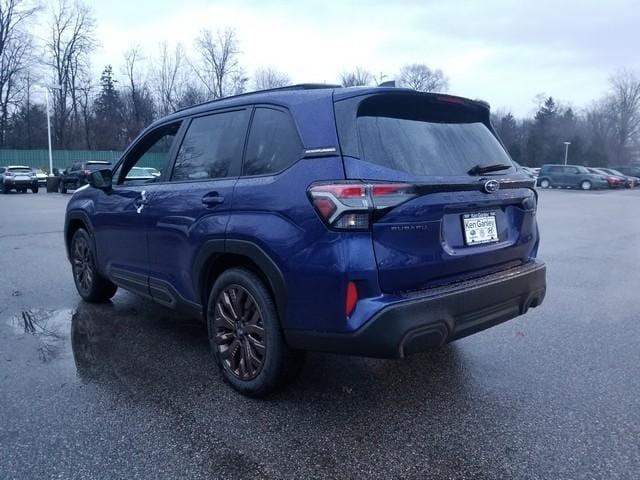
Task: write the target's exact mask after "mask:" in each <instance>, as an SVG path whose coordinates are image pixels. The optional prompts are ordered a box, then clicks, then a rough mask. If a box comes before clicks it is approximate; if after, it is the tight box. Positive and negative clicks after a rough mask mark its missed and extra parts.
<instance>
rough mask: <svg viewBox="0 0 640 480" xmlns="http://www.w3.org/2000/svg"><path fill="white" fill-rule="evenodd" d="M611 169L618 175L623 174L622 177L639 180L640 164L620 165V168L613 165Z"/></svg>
mask: <svg viewBox="0 0 640 480" xmlns="http://www.w3.org/2000/svg"><path fill="white" fill-rule="evenodd" d="M611 168H613V169H614V170H616V171H618V172H620V173H623V174H624V175H629V176H631V177H637V178H640V164H634V165H620V166H617V165H614V166H613V167H611Z"/></svg>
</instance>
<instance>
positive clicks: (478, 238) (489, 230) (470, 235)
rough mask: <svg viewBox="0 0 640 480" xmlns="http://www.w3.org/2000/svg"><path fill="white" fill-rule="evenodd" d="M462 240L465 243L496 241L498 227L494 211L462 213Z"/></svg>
mask: <svg viewBox="0 0 640 480" xmlns="http://www.w3.org/2000/svg"><path fill="white" fill-rule="evenodd" d="M462 224H463V226H464V240H465V243H466V244H467V245H478V244H481V243H491V242H497V241H498V240H499V239H498V228H497V226H496V214H495V212H485V213H465V214H464V215H462Z"/></svg>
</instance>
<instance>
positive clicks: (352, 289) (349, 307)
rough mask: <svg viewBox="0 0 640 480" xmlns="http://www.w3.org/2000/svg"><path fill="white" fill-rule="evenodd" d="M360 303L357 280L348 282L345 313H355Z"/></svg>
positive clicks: (348, 314) (347, 314)
mask: <svg viewBox="0 0 640 480" xmlns="http://www.w3.org/2000/svg"><path fill="white" fill-rule="evenodd" d="M356 303H358V287H356V284H355V282H349V283H348V284H347V297H346V301H345V305H344V313H345V315H346V316H347V317H348V316H350V315H351V314H352V313H353V310H354V309H355V308H356Z"/></svg>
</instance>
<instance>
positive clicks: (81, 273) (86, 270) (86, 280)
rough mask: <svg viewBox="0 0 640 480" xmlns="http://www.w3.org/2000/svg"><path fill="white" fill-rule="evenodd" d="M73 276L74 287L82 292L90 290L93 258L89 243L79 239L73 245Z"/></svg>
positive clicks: (81, 238)
mask: <svg viewBox="0 0 640 480" xmlns="http://www.w3.org/2000/svg"><path fill="white" fill-rule="evenodd" d="M73 275H74V277H75V280H76V285H78V287H79V288H80V289H81V290H82V291H83V292H88V291H89V290H91V285H92V283H93V257H92V255H91V249H90V248H89V243H88V242H87V240H86V239H85V238H83V237H79V238H77V239H76V241H75V242H74V244H73Z"/></svg>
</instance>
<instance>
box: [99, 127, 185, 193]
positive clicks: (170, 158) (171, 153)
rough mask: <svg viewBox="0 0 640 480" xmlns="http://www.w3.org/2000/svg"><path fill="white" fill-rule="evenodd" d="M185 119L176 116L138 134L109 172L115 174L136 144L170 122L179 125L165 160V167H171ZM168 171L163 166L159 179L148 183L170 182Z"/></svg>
mask: <svg viewBox="0 0 640 480" xmlns="http://www.w3.org/2000/svg"><path fill="white" fill-rule="evenodd" d="M186 120H188V119H186V118H178V119H175V120H171V121H168V122H164V123H162V124H160V125H157V126H155V127H154V128H153V129H151V130H148V131H145V132H144V133H142V134H140V135H139V136H138V138H136V140H135V141H133V142H132V143H131V144H130V145H129V147H128V148H127V149H126V150H125V152H124V153H123V154H122V156H121V157H120V159H119V160H118V161H117V162H116V163H115V165H114V166H113V168H112V169H111V173H112V174H113V175H114V176H115V173H116V171H117V170H118V168H120V167H121V166H122V165H123V164H124V162H126V160H127V157H128V156H129V154H130V153H131V152H132V151H133V150H134V149H135V148H136V146H138V145H139V144H140V143H142V142H144V141H145V140H146V139H147V138H148V137H149V136H151V135H153V134H154V133H155V132H157V131H158V130H161V129H163V128H166V127H167V126H169V125H172V124H179V125H180V126H179V127H178V131H177V132H176V136H175V138H174V140H173V143H172V144H171V148H170V149H169V153H168V160H167V167H171V169H173V163H174V161H175V156H176V154H177V153H178V149H177V147H176V146H177V145H181V144H182V138H183V137H184V134H185V131H186V124H187V123H188V122H187V121H186ZM168 171H169V168H165V170H164V171H163V172H162V174H161V175H160V177H159V179H158V180H156V181H154V182H150V183H149V184H148V185H161V184H166V183H170V182H168V181H166V177H167V172H168ZM144 185H147V184H143V183H141V184H136V185H127V184H126V183H123V184H114V185H113V188H122V187H129V188H130V187H134V186H135V187H140V186H144Z"/></svg>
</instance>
